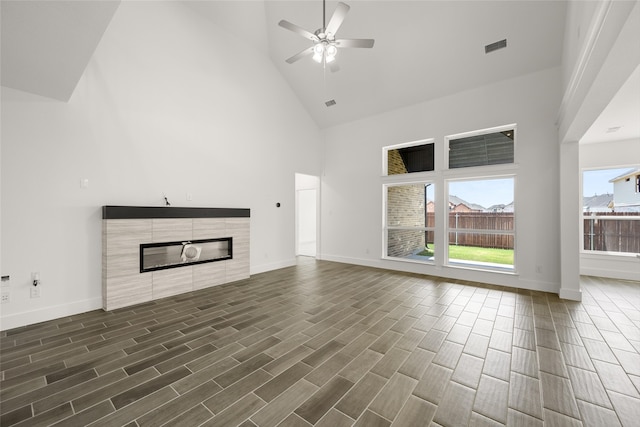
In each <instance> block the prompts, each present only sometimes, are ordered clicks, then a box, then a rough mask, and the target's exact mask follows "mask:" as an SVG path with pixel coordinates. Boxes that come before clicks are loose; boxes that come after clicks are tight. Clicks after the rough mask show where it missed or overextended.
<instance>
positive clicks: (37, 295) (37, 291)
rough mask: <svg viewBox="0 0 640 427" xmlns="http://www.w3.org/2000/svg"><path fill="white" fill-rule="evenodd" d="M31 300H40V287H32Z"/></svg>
mask: <svg viewBox="0 0 640 427" xmlns="http://www.w3.org/2000/svg"><path fill="white" fill-rule="evenodd" d="M31 298H40V286H32V287H31Z"/></svg>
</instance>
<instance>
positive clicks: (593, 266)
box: [580, 139, 640, 280]
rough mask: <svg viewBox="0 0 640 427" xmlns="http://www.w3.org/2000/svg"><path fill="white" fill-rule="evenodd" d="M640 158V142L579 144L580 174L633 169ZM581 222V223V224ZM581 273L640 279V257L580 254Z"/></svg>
mask: <svg viewBox="0 0 640 427" xmlns="http://www.w3.org/2000/svg"><path fill="white" fill-rule="evenodd" d="M638 159H640V139H630V140H625V141H615V142H605V143H596V144H582V145H580V171H581V172H582V171H583V170H585V169H595V168H617V167H623V168H624V167H627V166H629V167H634V166H636V165H637V164H638ZM580 223H581V222H580ZM580 273H581V274H587V275H591V276H603V277H613V278H616V279H626V280H638V278H640V258H638V257H637V256H636V255H635V254H625V255H606V254H597V253H584V252H581V253H580Z"/></svg>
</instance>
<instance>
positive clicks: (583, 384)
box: [568, 367, 613, 409]
mask: <svg viewBox="0 0 640 427" xmlns="http://www.w3.org/2000/svg"><path fill="white" fill-rule="evenodd" d="M568 370H569V378H570V379H571V384H572V385H573V390H574V392H575V396H576V399H581V400H584V401H586V402H589V403H593V404H596V405H600V406H604V407H606V408H609V409H613V407H612V406H611V402H610V401H609V397H608V396H607V392H606V390H605V389H604V386H603V385H602V382H601V381H600V378H599V377H598V375H597V374H596V373H595V372H592V371H585V370H584V369H579V368H573V367H569V368H568Z"/></svg>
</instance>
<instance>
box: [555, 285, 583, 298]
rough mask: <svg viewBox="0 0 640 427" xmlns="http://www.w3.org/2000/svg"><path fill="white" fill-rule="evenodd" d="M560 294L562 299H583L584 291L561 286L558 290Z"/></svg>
mask: <svg viewBox="0 0 640 427" xmlns="http://www.w3.org/2000/svg"><path fill="white" fill-rule="evenodd" d="M558 296H559V297H560V298H562V299H566V300H570V301H582V291H581V290H575V289H567V288H562V287H560V291H559V292H558Z"/></svg>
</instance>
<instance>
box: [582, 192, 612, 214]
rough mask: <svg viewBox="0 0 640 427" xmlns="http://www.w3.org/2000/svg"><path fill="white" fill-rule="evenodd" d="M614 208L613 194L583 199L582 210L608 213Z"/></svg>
mask: <svg viewBox="0 0 640 427" xmlns="http://www.w3.org/2000/svg"><path fill="white" fill-rule="evenodd" d="M612 206H613V194H596V195H595V196H589V197H583V198H582V210H584V211H591V212H608V211H610V210H611V207H612Z"/></svg>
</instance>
